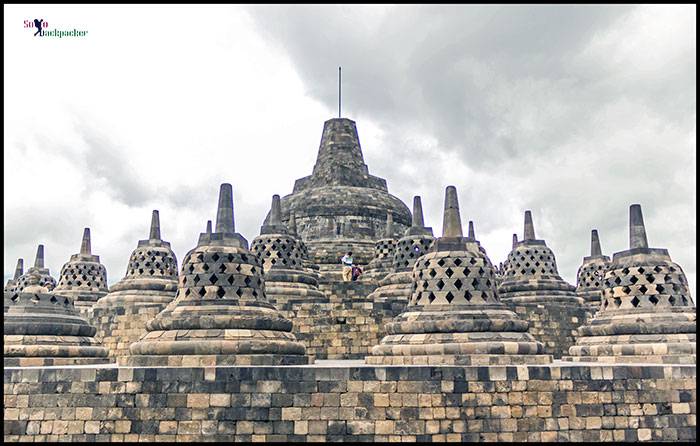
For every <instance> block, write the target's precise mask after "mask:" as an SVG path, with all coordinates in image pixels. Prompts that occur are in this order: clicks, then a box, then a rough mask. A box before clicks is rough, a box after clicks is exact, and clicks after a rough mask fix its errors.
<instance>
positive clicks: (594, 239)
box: [591, 229, 603, 257]
mask: <svg viewBox="0 0 700 446" xmlns="http://www.w3.org/2000/svg"><path fill="white" fill-rule="evenodd" d="M601 255H603V251H602V250H601V249H600V239H599V238H598V230H597V229H593V230H592V231H591V257H594V256H601Z"/></svg>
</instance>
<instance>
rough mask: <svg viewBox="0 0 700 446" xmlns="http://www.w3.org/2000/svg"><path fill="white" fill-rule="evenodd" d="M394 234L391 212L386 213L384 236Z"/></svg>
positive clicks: (388, 236) (387, 236) (389, 236)
mask: <svg viewBox="0 0 700 446" xmlns="http://www.w3.org/2000/svg"><path fill="white" fill-rule="evenodd" d="M393 234H394V216H393V215H392V214H391V212H387V213H386V227H385V228H384V238H391V237H392V236H393Z"/></svg>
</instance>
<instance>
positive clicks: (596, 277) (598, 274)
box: [576, 229, 610, 311]
mask: <svg viewBox="0 0 700 446" xmlns="http://www.w3.org/2000/svg"><path fill="white" fill-rule="evenodd" d="M609 265H610V257H608V256H604V255H603V253H602V251H601V249H600V239H599V238H598V230H597V229H593V230H592V231H591V255H590V256H586V257H584V258H583V263H582V264H581V266H580V267H579V269H578V272H577V273H576V294H577V295H578V296H579V297H581V298H582V299H583V300H584V302H585V304H586V305H588V306H590V307H591V308H592V309H593V310H594V311H597V310H598V308H599V307H600V299H601V296H602V294H603V276H604V275H605V270H606V269H607V268H608V266H609Z"/></svg>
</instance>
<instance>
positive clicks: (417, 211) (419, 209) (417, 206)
mask: <svg viewBox="0 0 700 446" xmlns="http://www.w3.org/2000/svg"><path fill="white" fill-rule="evenodd" d="M411 226H418V227H421V228H422V227H423V226H425V224H424V223H423V204H422V203H421V200H420V196H418V195H416V196H415V197H413V218H412V223H411Z"/></svg>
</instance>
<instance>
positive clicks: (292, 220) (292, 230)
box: [287, 212, 297, 236]
mask: <svg viewBox="0 0 700 446" xmlns="http://www.w3.org/2000/svg"><path fill="white" fill-rule="evenodd" d="M287 226H288V229H287V230H288V231H289V234H291V235H295V236H296V235H297V217H296V215H295V214H294V212H290V213H289V224H288V225H287Z"/></svg>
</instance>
